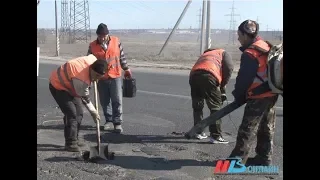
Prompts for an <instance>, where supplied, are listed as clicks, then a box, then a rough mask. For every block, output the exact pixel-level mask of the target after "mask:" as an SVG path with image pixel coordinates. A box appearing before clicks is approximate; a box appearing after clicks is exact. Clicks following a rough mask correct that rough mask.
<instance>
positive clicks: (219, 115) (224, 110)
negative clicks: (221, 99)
mask: <svg viewBox="0 0 320 180" xmlns="http://www.w3.org/2000/svg"><path fill="white" fill-rule="evenodd" d="M243 104H245V103H243ZM243 104H238V103H236V102H232V103H230V104H228V105H227V106H225V107H223V108H222V109H220V110H219V111H217V112H215V113H213V114H212V115H210V116H209V117H207V118H205V119H203V120H202V121H200V122H199V123H197V124H196V125H195V126H193V127H192V128H191V129H190V130H189V131H188V132H187V133H186V134H185V135H184V137H185V138H187V139H190V138H192V137H194V136H195V135H196V133H197V132H202V131H203V130H204V129H205V128H206V127H207V126H209V125H211V124H213V123H215V122H216V121H217V120H218V119H221V118H223V117H224V116H226V115H228V114H229V113H231V112H232V111H234V110H236V109H238V108H239V107H241V106H242V105H243Z"/></svg>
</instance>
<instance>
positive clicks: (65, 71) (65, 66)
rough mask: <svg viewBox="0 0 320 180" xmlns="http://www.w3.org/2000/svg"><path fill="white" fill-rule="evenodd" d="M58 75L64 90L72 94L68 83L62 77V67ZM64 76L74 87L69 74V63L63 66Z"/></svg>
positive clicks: (58, 70)
mask: <svg viewBox="0 0 320 180" xmlns="http://www.w3.org/2000/svg"><path fill="white" fill-rule="evenodd" d="M57 74H58V79H59V81H60V83H61V85H62V86H63V87H64V88H66V89H68V91H69V92H70V93H72V92H73V91H72V89H70V88H69V87H68V86H67V85H66V83H65V82H64V81H63V78H62V76H61V66H60V67H59V68H58V69H57ZM63 74H64V77H66V79H67V81H68V83H70V85H72V83H71V79H69V74H68V70H67V63H65V64H64V65H63Z"/></svg>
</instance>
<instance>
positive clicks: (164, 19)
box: [37, 0, 283, 31]
mask: <svg viewBox="0 0 320 180" xmlns="http://www.w3.org/2000/svg"><path fill="white" fill-rule="evenodd" d="M68 1H69V0H68ZM76 1H79V2H81V1H82V2H83V1H84V0H76ZM87 1H88V4H89V16H90V28H91V29H96V28H97V26H98V24H100V23H105V24H107V25H108V28H109V29H161V28H173V27H174V25H175V23H176V22H177V20H178V18H179V17H180V15H181V13H182V11H183V9H184V8H185V6H186V4H187V2H188V1H187V0H126V1H124V0H117V1H114V0H113V1H112V0H87ZM201 7H202V0H193V1H192V2H191V4H190V6H189V8H188V9H187V12H186V13H185V15H184V17H183V19H182V20H181V22H180V25H179V26H178V28H181V29H183V28H190V27H192V28H199V13H200V11H199V10H200V8H201ZM231 7H232V0H211V16H210V18H211V20H210V22H211V28H212V29H229V28H230V18H231V17H230V16H226V15H228V14H231V11H232V10H231ZM69 8H70V7H69ZM234 8H235V9H234V14H236V15H238V16H235V17H234V18H235V21H236V22H235V26H236V27H237V26H238V25H239V24H240V23H241V22H242V21H244V20H246V19H252V20H258V23H259V24H260V30H263V31H264V30H280V31H282V28H283V2H282V0H234ZM57 9H58V10H57V11H58V27H60V25H61V0H57ZM37 25H38V28H54V27H55V1H54V0H40V4H39V5H38V7H37Z"/></svg>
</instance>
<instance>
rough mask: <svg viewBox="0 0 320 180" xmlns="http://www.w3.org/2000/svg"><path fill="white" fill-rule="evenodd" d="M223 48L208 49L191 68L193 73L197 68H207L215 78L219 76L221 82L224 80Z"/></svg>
mask: <svg viewBox="0 0 320 180" xmlns="http://www.w3.org/2000/svg"><path fill="white" fill-rule="evenodd" d="M223 52H224V50H223V49H215V50H212V51H208V52H206V53H204V54H202V55H201V56H200V58H199V59H198V61H197V62H196V63H195V65H194V66H193V67H192V69H191V73H192V72H194V71H196V70H205V71H208V72H210V73H211V74H212V75H213V76H214V77H215V78H217V80H218V82H219V84H221V81H222V70H221V66H222V64H221V62H222V54H223Z"/></svg>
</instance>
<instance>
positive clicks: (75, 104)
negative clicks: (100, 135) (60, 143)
mask: <svg viewBox="0 0 320 180" xmlns="http://www.w3.org/2000/svg"><path fill="white" fill-rule="evenodd" d="M49 89H50V92H51V94H52V96H53V98H54V99H55V101H56V102H57V104H58V106H59V107H60V109H61V111H62V113H63V114H64V117H63V123H64V138H65V142H66V144H67V145H70V144H74V143H76V142H77V141H78V135H79V128H80V125H81V121H82V118H83V109H82V107H83V104H82V100H81V99H80V98H77V97H73V96H71V95H70V94H69V93H68V92H67V91H60V90H57V89H55V88H54V87H53V86H52V85H51V84H49Z"/></svg>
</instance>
